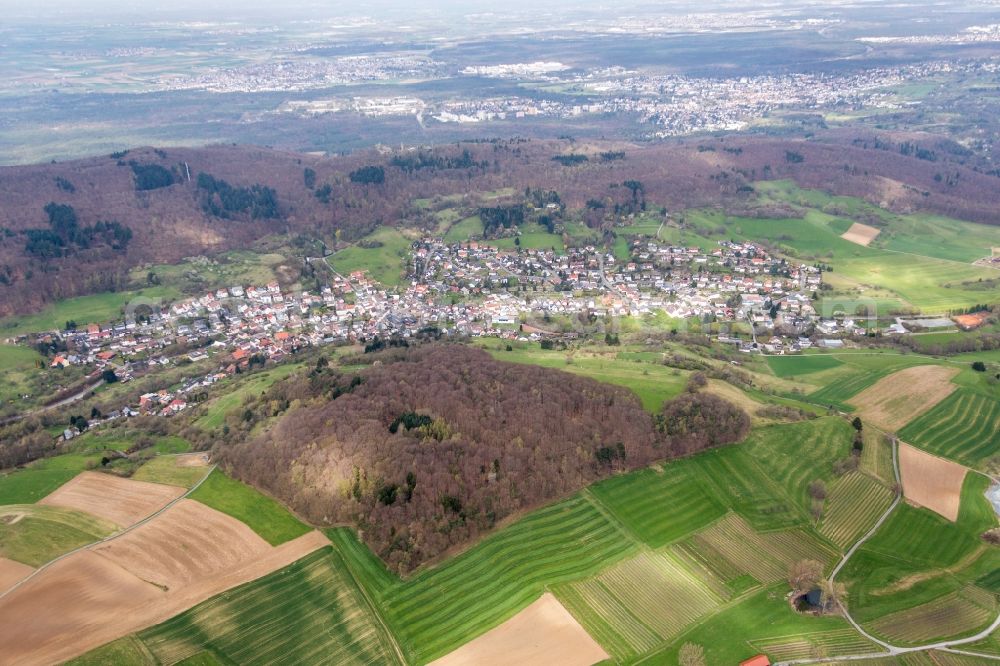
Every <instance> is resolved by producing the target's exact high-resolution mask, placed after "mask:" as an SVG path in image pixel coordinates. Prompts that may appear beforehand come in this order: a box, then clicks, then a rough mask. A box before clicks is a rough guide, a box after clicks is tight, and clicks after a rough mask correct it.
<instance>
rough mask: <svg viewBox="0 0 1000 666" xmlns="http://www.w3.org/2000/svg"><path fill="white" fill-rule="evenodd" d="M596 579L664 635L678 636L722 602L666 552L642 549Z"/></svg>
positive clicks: (635, 613)
mask: <svg viewBox="0 0 1000 666" xmlns="http://www.w3.org/2000/svg"><path fill="white" fill-rule="evenodd" d="M597 580H598V581H599V582H600V583H602V584H603V585H604V587H606V588H607V589H608V590H609V591H610V592H611V593H612V594H613V595H614V596H615V597H617V598H618V599H619V600H620V601H621V602H622V603H623V604H624V605H625V607H626V608H628V609H630V610H631V611H632V613H633V614H634V615H635V616H636V617H638V618H639V619H640V620H641V621H642V622H643V624H645V625H646V626H648V627H650V628H651V629H653V630H654V631H655V632H656V633H657V634H658V635H659V636H660V637H661V638H663V639H669V638H672V637H673V636H676V635H677V634H678V633H680V631H681V630H682V629H684V627H686V626H688V625H689V624H691V623H692V622H694V621H695V620H697V619H698V618H700V617H702V616H703V615H705V614H707V613H709V612H711V611H712V610H713V609H715V608H717V607H718V606H719V605H720V604H721V603H722V599H721V598H720V597H719V596H717V595H715V594H713V593H712V591H711V590H710V589H709V588H708V586H706V585H705V584H704V583H702V582H701V581H699V580H698V579H697V578H695V576H694V575H693V574H692V573H691V572H689V571H688V570H686V569H685V568H684V567H683V566H682V565H681V564H680V563H679V562H677V561H676V560H674V559H673V558H671V557H670V556H669V555H668V554H666V553H652V552H643V553H640V554H639V555H638V556H636V557H634V558H631V559H629V560H625V561H624V562H622V563H620V564H618V565H616V566H614V567H612V568H610V569H608V570H606V571H604V572H603V573H601V574H600V575H599V576H598V577H597Z"/></svg>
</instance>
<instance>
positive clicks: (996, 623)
mask: <svg viewBox="0 0 1000 666" xmlns="http://www.w3.org/2000/svg"><path fill="white" fill-rule="evenodd" d="M897 446H898V445H897V441H896V440H895V439H894V440H893V442H892V471H893V475H894V476H895V478H896V487H897V488H900V489H901V488H902V483H901V482H900V477H899V462H898V460H897V458H898V450H897ZM902 499H903V495H902V490H897V491H896V498H895V499H894V500H893V502H892V504H891V505H890V506H889V508H888V509H886V511H885V513H883V514H882V517H880V518H879V519H878V521H877V522H876V523H875V525H874V526H873V527H872V528H871V529H870V530H868V532H867V533H865V535H864V536H862V537H861V538H860V539H858V541H857V543H855V544H854V545H853V546H851V548H850V550H848V551H847V552H846V553H845V554H844V557H843V558H842V559H841V560H840V562H839V563H838V564H837V566H836V567H835V568H834V569H833V572H831V573H830V582H831V583H832V582H833V581H834V579H836V577H837V574H838V573H840V570H841V569H843V568H844V566H845V565H846V564H847V562H848V560H850V559H851V557H852V556H853V555H854V553H855V551H857V550H858V548H860V547H861V546H862V545H864V543H865V542H866V541H868V539H870V538H871V537H872V536H873V535H874V534H875V532H877V531H878V529H879V528H880V527H881V526H882V524H883V523H884V522H885V521H886V520H887V519H888V518H889V515H890V514H891V513H892V512H893V510H894V509H895V508H896V507H897V506H898V505H899V503H900V501H901V500H902ZM837 605H838V606H840V610H841V612H842V613H843V614H844V618H845V619H846V620H847V621H848V622H849V623H850V624H851V626H852V627H854V629H855V631H857V632H858V633H859V634H861V635H862V636H864V637H865V638H867V639H868V640H870V641H872V642H873V643H875V644H877V645H881V646H882V647H883V648H885V652H881V653H867V654H857V655H846V656H839V657H826V658H820V659H793V660H790V661H779V662H775V666H791V665H792V664H821V663H824V662H841V661H860V660H863V659H871V658H873V657H885V656H896V655H900V654H906V653H908V652H923V651H925V650H941V651H944V652H954V653H956V654H964V655H971V656H975V657H979V658H982V659H989V660H992V661H997V662H1000V657H998V656H994V655H988V654H980V653H978V652H969V651H966V650H961V649H956V648H955V646H959V645H967V644H969V643H975V642H977V641H981V640H983V639H985V638H987V637H988V636H989V635H990V634H992V633H993V632H994V631H996V629H997V628H998V627H1000V614H998V615H997V617H996V618H995V619H994V620H993V622H992V623H990V625H989V626H988V627H986V628H985V629H983V630H982V631H980V632H979V633H977V634H976V635H974V636H967V637H965V638H957V639H955V640H948V641H938V642H937V643H929V644H927V645H919V646H916V647H900V646H898V645H893V644H891V643H887V642H885V641H883V640H881V639H879V638H876V637H875V636H872V635H871V634H870V633H868V632H867V631H865V630H864V628H863V627H862V626H861V625H860V624H858V623H857V621H855V619H854V618H853V617H852V616H851V613H850V611H848V610H847V607H846V606H844V605H843V604H841V603H840V601H839V600H838V601H837Z"/></svg>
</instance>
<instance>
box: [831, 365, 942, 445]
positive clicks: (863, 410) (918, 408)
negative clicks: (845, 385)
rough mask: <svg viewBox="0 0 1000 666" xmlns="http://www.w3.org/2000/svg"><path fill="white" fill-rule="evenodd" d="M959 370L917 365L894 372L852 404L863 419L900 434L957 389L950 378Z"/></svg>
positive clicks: (851, 402) (853, 400) (851, 401)
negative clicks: (900, 430)
mask: <svg viewBox="0 0 1000 666" xmlns="http://www.w3.org/2000/svg"><path fill="white" fill-rule="evenodd" d="M957 373H958V368H949V367H945V366H943V365H917V366H914V367H912V368H905V369H903V370H900V371H898V372H894V373H892V374H891V375H889V376H888V377H883V378H882V379H880V380H878V381H877V382H875V384H874V385H873V386H870V387H869V388H867V389H865V390H864V391H862V392H861V393H858V394H857V395H856V396H854V397H853V398H851V399H850V400H849V402H850V404H852V405H854V406H855V407H857V408H858V409H859V413H860V415H861V418H862V419H863V420H866V421H871V422H872V423H874V424H875V425H877V426H879V427H880V428H883V429H885V430H889V431H897V430H899V429H900V428H902V427H903V426H905V425H906V424H907V423H909V422H910V421H912V420H913V419H915V418H917V417H918V416H920V415H921V414H923V413H924V412H926V411H927V410H929V409H930V408H931V407H933V406H934V405H936V404H938V403H939V402H941V401H942V400H944V399H945V398H947V397H948V395H949V394H951V392H952V391H954V390H955V389H956V388H958V386H957V385H955V384H952V383H951V378H952V377H954V376H955V375H956V374H957Z"/></svg>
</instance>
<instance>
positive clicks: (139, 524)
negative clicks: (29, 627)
mask: <svg viewBox="0 0 1000 666" xmlns="http://www.w3.org/2000/svg"><path fill="white" fill-rule="evenodd" d="M218 466H219V465H218V463H216V464H214V465H212V466H211V467H209V468H208V471H207V472H205V476H203V477H201V480H200V481H198V483H196V484H194V485H193V486H191V488H190V489H189V490H188V491H187V492H186V493H184V494H183V495H180V496H179V497H177V498H175V499H172V500H170V501H169V502H167V503H166V504H164V505H163V506H162V507H160V508H159V509H157V510H156V511H154V512H153V513H151V514H149V515H148V516H146V517H145V518H143V519H142V520H140V521H138V522H135V523H133V524H132V525H130V526H128V527H126V528H125V529H123V530H121V531H120V532H115V533H114V534H110V535H108V536H106V537H104V538H103V539H98V540H97V541H92V542H90V543H87V544H84V545H82V546H79V547H77V548H74V549H73V550H71V551H69V552H68V553H63V554H62V555H60V556H59V557H57V558H55V559H52V560H49V561H48V562H46V563H45V564H43V565H42V566H40V567H38V568H37V569H35V570H34V571H32V572H31V573H30V574H28V575H27V576H25V577H24V578H22V579H21V580H19V581H17V582H16V583H14V584H13V585H11V586H10V587H9V588H7V589H6V590H4V591H3V592H0V600H3V598H4V597H6V596H7V595H8V594H10V593H11V592H13V591H14V590H16V589H17V588H19V587H21V586H22V585H24V584H25V583H27V582H28V581H29V580H31V579H32V578H34V577H35V576H37V575H38V574H40V573H41V572H43V571H45V570H46V569H48V568H49V567H51V566H52V565H53V564H55V563H56V562H59V561H61V560H64V559H66V558H67V557H69V556H70V555H73V554H75V553H79V552H80V551H83V550H88V549H90V548H92V547H94V546H98V545H100V544H102V543H107V542H109V541H114V540H115V539H117V538H119V537H122V536H125V535H126V534H128V533H129V532H131V531H133V530H135V529H136V528H139V527H142V526H143V525H145V524H146V523H148V522H149V521H151V520H153V519H154V518H156V517H157V516H159V515H161V514H162V513H163V512H164V511H166V510H167V509H169V508H170V507H172V506H174V505H176V504H177V503H178V502H180V501H181V500H182V499H186V498H187V496H188V495H190V494H191V493H193V492H194V491H196V490H197V489H198V487H199V486H200V485H201V484H203V483H205V480H206V479H208V477H209V476H210V475H211V474H212V472H214V471H215V468H216V467H218Z"/></svg>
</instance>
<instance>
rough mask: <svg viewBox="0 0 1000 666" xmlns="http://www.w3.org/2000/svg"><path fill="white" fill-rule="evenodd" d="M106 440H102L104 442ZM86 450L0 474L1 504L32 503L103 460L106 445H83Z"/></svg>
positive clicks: (39, 461)
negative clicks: (102, 455) (89, 466)
mask: <svg viewBox="0 0 1000 666" xmlns="http://www.w3.org/2000/svg"><path fill="white" fill-rule="evenodd" d="M102 443H103V442H102ZM81 448H85V449H86V451H87V452H73V453H65V454H62V455H59V456H53V457H51V458H42V459H41V460H36V461H35V462H33V463H31V464H29V465H27V466H25V467H24V468H23V469H19V470H15V471H11V472H7V473H6V474H3V475H0V505H4V504H32V503H34V502H37V501H38V500H40V499H42V498H43V497H45V496H46V495H48V494H49V493H51V492H52V491H53V490H55V489H56V488H58V487H59V486H61V485H63V484H64V483H66V482H67V481H69V480H70V479H72V478H73V477H74V476H76V475H77V474H79V473H80V472H82V471H83V470H85V469H87V467H88V465H90V464H93V463H96V462H98V461H99V460H100V459H101V453H102V452H103V451H104V448H103V446H99V445H94V446H86V447H81Z"/></svg>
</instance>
